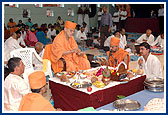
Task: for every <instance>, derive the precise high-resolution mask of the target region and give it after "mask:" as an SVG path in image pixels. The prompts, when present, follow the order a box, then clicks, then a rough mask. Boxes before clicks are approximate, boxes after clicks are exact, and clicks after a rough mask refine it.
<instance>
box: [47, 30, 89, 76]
mask: <svg viewBox="0 0 168 115" xmlns="http://www.w3.org/2000/svg"><path fill="white" fill-rule="evenodd" d="M76 48H78V45H77V43H76V41H75V40H74V37H71V38H69V42H68V41H67V39H66V37H65V33H64V31H61V32H60V33H59V34H58V35H57V36H56V37H55V39H54V41H53V43H52V48H51V55H50V57H51V64H52V69H53V70H54V73H56V72H60V71H61V70H60V69H59V65H58V61H59V59H60V58H61V57H62V58H64V60H65V62H66V71H79V70H86V69H90V62H89V61H88V59H87V57H86V55H84V56H78V55H77V54H76V53H71V54H67V55H64V56H63V52H65V51H71V50H73V49H76Z"/></svg>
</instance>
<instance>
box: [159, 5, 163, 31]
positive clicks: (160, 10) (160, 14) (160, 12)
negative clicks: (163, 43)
mask: <svg viewBox="0 0 168 115" xmlns="http://www.w3.org/2000/svg"><path fill="white" fill-rule="evenodd" d="M158 18H159V27H160V31H164V4H160V9H159V10H158Z"/></svg>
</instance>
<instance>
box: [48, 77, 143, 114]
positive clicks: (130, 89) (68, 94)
mask: <svg viewBox="0 0 168 115" xmlns="http://www.w3.org/2000/svg"><path fill="white" fill-rule="evenodd" d="M145 78H146V76H141V77H139V78H136V79H134V80H131V81H130V82H128V83H125V84H119V85H116V86H114V87H110V88H107V89H104V90H99V91H97V92H94V93H92V94H90V95H89V94H86V93H84V92H81V91H78V90H75V89H73V88H71V87H69V86H65V85H62V84H59V83H55V82H53V81H49V85H50V88H51V93H52V96H53V99H54V107H55V108H58V107H59V108H61V109H62V110H64V111H76V110H79V109H82V108H86V107H94V108H98V107H100V106H103V105H106V104H108V103H111V102H113V101H115V100H116V99H117V95H124V96H129V95H131V94H134V93H136V92H139V91H141V90H143V89H144V85H143V82H144V80H145Z"/></svg>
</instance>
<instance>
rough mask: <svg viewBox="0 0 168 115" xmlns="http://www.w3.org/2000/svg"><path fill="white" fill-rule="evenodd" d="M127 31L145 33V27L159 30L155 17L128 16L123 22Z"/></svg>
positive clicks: (153, 30)
mask: <svg viewBox="0 0 168 115" xmlns="http://www.w3.org/2000/svg"><path fill="white" fill-rule="evenodd" d="M125 29H126V31H127V32H137V33H145V32H146V30H147V29H151V30H152V32H160V30H159V21H158V19H157V18H128V19H127V21H126V23H125Z"/></svg>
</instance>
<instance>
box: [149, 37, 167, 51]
mask: <svg viewBox="0 0 168 115" xmlns="http://www.w3.org/2000/svg"><path fill="white" fill-rule="evenodd" d="M156 44H158V45H159V46H160V47H161V48H164V39H162V38H161V37H160V35H159V36H158V37H157V39H156V40H155V41H154V42H153V43H152V45H151V46H154V45H156Z"/></svg>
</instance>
